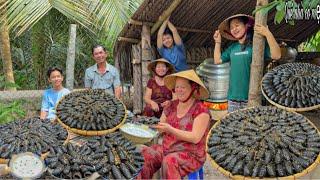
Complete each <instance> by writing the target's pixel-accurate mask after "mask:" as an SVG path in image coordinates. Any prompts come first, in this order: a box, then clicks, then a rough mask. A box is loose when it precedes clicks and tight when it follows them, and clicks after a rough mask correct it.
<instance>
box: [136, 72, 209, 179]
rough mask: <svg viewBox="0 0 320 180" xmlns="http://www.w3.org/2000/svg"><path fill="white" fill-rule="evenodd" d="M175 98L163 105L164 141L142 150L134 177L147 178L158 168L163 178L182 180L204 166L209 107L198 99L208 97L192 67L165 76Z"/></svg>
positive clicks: (165, 80)
mask: <svg viewBox="0 0 320 180" xmlns="http://www.w3.org/2000/svg"><path fill="white" fill-rule="evenodd" d="M164 83H165V85H166V87H168V89H170V90H172V91H174V92H175V95H176V100H173V101H172V102H171V103H170V104H169V105H168V106H167V107H165V109H164V111H163V113H162V115H161V118H160V123H159V124H157V125H155V126H154V128H156V129H157V130H158V131H159V132H161V133H163V142H162V145H161V144H156V145H152V146H151V147H145V148H143V149H142V154H143V156H144V160H145V164H144V166H143V168H142V170H141V172H140V174H139V175H138V177H137V179H150V178H152V176H153V174H154V173H155V172H156V171H157V170H158V169H160V168H161V172H160V174H161V177H162V178H163V179H181V178H182V177H184V176H186V175H188V174H189V173H191V172H194V171H196V170H197V169H199V168H200V167H202V166H203V164H204V162H205V159H206V152H205V141H206V136H207V133H208V126H209V121H210V115H209V110H208V109H207V108H206V107H205V106H204V105H203V103H202V102H201V101H200V100H199V99H206V98H208V97H209V93H208V90H207V89H206V87H205V86H204V84H203V83H202V81H201V80H200V78H199V77H198V76H197V74H196V73H195V71H194V70H187V71H181V72H179V73H175V74H172V75H169V76H166V77H165V78H164Z"/></svg>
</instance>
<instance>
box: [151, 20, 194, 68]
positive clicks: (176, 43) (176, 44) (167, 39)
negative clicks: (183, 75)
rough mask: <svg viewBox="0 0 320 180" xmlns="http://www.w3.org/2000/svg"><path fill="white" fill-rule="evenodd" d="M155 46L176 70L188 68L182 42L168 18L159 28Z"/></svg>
mask: <svg viewBox="0 0 320 180" xmlns="http://www.w3.org/2000/svg"><path fill="white" fill-rule="evenodd" d="M167 26H168V28H166V27H167ZM157 47H158V52H159V54H160V55H161V56H162V57H163V58H164V59H166V60H168V61H169V62H170V63H171V64H172V65H174V67H175V69H176V71H177V72H179V71H184V70H187V69H189V67H188V65H187V59H186V51H185V48H184V45H183V42H182V40H181V37H180V35H179V33H178V31H177V29H176V28H175V27H174V25H173V24H172V23H171V22H170V21H169V19H167V20H165V21H164V22H163V24H162V25H161V27H160V28H159V31H158V36H157Z"/></svg>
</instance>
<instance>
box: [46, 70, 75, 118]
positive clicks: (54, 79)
mask: <svg viewBox="0 0 320 180" xmlns="http://www.w3.org/2000/svg"><path fill="white" fill-rule="evenodd" d="M47 75H48V80H49V82H50V83H51V85H52V88H50V89H47V90H45V92H44V94H43V98H42V104H41V113H40V119H55V118H56V110H55V107H56V104H57V103H58V101H59V100H60V99H61V98H62V97H63V96H64V95H66V94H68V93H69V92H70V91H69V90H68V89H66V88H64V87H63V85H62V81H63V75H62V70H61V69H59V68H50V69H49V70H48V73H47Z"/></svg>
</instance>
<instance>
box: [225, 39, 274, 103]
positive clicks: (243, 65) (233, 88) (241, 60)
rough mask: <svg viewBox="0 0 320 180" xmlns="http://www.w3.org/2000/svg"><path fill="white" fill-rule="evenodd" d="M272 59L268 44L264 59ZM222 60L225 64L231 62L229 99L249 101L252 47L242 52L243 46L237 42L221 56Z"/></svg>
mask: <svg viewBox="0 0 320 180" xmlns="http://www.w3.org/2000/svg"><path fill="white" fill-rule="evenodd" d="M270 57H271V56H270V48H269V46H268V45H267V44H266V46H265V51H264V58H265V59H266V58H270ZM221 60H222V62H223V63H225V62H231V63H230V65H231V66H230V67H231V68H230V80H229V91H228V99H229V100H230V99H232V100H238V101H240V100H242V101H243V100H248V93H249V83H250V65H251V62H252V45H247V47H246V48H245V49H244V50H243V51H241V44H240V43H239V42H235V43H233V44H231V45H230V46H229V47H228V48H227V49H226V50H225V51H224V52H223V53H222V54H221Z"/></svg>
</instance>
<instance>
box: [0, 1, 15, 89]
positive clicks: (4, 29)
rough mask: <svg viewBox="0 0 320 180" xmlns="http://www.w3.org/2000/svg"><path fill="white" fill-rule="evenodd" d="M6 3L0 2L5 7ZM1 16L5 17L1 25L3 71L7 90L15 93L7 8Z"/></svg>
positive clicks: (0, 48) (0, 46) (0, 43)
mask: <svg viewBox="0 0 320 180" xmlns="http://www.w3.org/2000/svg"><path fill="white" fill-rule="evenodd" d="M4 3H5V1H4V0H2V1H0V5H1V6H3V5H4ZM1 12H2V14H0V15H1V16H3V17H4V20H3V22H1V24H0V51H1V59H2V64H3V71H4V77H5V83H6V85H5V89H6V90H10V91H15V90H16V87H15V82H14V76H13V67H12V59H11V49H10V37H9V28H8V24H7V15H6V13H7V9H6V6H5V7H4V10H3V11H2V10H1Z"/></svg>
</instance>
